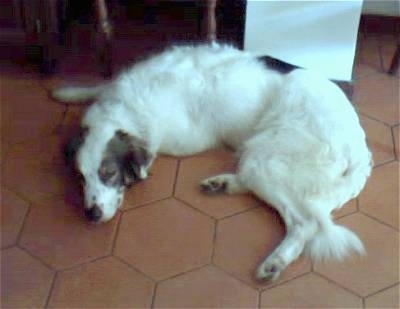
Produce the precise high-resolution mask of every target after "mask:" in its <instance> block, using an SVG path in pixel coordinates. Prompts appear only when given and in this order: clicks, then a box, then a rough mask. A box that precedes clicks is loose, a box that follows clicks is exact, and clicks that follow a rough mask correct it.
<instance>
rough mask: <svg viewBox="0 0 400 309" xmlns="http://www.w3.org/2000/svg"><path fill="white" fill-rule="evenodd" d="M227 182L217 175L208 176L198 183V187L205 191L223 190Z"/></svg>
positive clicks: (215, 191)
mask: <svg viewBox="0 0 400 309" xmlns="http://www.w3.org/2000/svg"><path fill="white" fill-rule="evenodd" d="M226 187H227V182H226V181H224V180H222V179H221V178H219V177H218V176H217V177H210V178H207V179H205V180H203V181H202V182H201V183H200V189H201V191H203V192H206V193H217V192H225V190H226Z"/></svg>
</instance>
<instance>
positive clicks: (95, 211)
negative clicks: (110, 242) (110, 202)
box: [85, 205, 103, 222]
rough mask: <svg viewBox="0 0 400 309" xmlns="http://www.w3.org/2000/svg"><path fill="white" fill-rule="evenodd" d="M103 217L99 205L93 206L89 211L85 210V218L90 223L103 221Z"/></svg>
mask: <svg viewBox="0 0 400 309" xmlns="http://www.w3.org/2000/svg"><path fill="white" fill-rule="evenodd" d="M102 216H103V212H102V210H101V209H100V207H99V206H97V205H93V207H91V208H89V209H85V217H86V219H88V220H89V221H92V222H97V221H99V220H100V219H101V217H102Z"/></svg>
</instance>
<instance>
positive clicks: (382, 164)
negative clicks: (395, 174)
mask: <svg viewBox="0 0 400 309" xmlns="http://www.w3.org/2000/svg"><path fill="white" fill-rule="evenodd" d="M393 162H397V160H396V159H392V160H388V161H385V162H381V163H379V164H377V165H375V166H374V167H373V168H372V169H373V170H374V169H376V168H378V167H381V166H384V165H386V164H390V163H393Z"/></svg>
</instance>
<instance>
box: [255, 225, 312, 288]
mask: <svg viewBox="0 0 400 309" xmlns="http://www.w3.org/2000/svg"><path fill="white" fill-rule="evenodd" d="M284 220H285V218H284ZM285 221H286V220H285ZM285 223H286V228H287V234H286V236H285V238H284V240H283V241H282V243H281V244H280V245H279V246H278V247H277V248H276V249H275V250H274V251H273V252H272V253H271V254H270V255H269V256H268V257H267V258H266V259H265V260H264V261H263V262H262V263H261V264H260V265H259V267H258V268H257V271H256V278H257V279H258V280H263V281H275V280H276V279H278V278H279V276H280V274H281V272H282V270H284V269H285V268H286V267H287V266H288V265H289V264H290V263H292V262H293V261H295V260H296V259H297V258H298V257H299V255H300V254H301V253H302V252H303V250H304V245H305V244H306V242H307V241H309V239H310V238H311V237H312V236H313V235H314V234H315V232H316V231H317V228H318V224H317V222H315V221H310V222H303V223H295V224H294V225H293V226H290V224H288V222H285Z"/></svg>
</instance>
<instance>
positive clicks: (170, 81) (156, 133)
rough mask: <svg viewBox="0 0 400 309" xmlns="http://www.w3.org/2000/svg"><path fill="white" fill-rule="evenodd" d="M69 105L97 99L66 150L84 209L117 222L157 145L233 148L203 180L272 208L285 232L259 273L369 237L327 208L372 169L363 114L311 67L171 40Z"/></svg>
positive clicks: (69, 95) (169, 150)
mask: <svg viewBox="0 0 400 309" xmlns="http://www.w3.org/2000/svg"><path fill="white" fill-rule="evenodd" d="M53 96H54V97H55V98H56V99H58V100H60V101H64V102H73V101H77V102H79V101H86V100H89V99H95V100H96V102H95V103H94V104H93V105H91V106H90V107H89V109H88V110H87V112H86V114H85V116H84V118H83V121H82V126H83V128H84V132H83V134H82V135H81V137H80V138H78V139H75V140H74V141H73V142H72V144H71V147H70V148H69V150H68V153H69V154H73V153H75V151H76V161H75V162H76V165H77V168H78V170H79V171H80V173H81V174H82V175H83V179H84V180H85V184H84V195H85V209H86V210H85V212H86V215H87V217H88V218H89V219H90V220H92V221H107V220H109V219H111V218H112V217H113V216H114V214H115V212H116V210H117V208H118V207H119V206H120V204H121V202H122V198H123V193H124V190H125V188H126V187H127V186H129V185H131V184H132V183H134V182H135V181H136V180H139V179H144V178H146V176H147V171H148V168H149V167H150V166H151V164H152V162H153V160H154V158H155V157H156V155H157V154H158V153H163V154H168V155H176V156H186V155H191V154H195V153H198V152H201V151H204V150H206V149H209V148H212V147H216V146H218V145H221V144H223V145H229V146H230V147H233V148H234V149H235V150H236V152H237V155H238V158H239V163H238V169H237V172H236V174H222V175H218V176H214V177H210V178H208V179H205V180H204V181H203V182H202V183H201V188H202V189H203V190H204V191H208V192H225V193H229V194H233V193H242V192H245V191H250V192H252V193H254V194H255V195H256V196H257V197H259V198H260V199H262V200H264V201H265V202H267V203H268V204H270V205H272V206H273V207H275V208H276V209H277V210H278V211H279V213H280V215H281V216H282V218H283V220H284V222H285V224H286V228H287V235H286V237H285V239H284V240H283V242H282V243H281V244H280V245H279V246H278V247H277V248H276V249H275V250H274V251H273V253H272V254H271V255H270V256H269V257H267V258H266V260H265V261H264V262H263V263H261V265H260V266H259V268H258V269H257V272H256V276H257V278H259V279H265V280H275V279H277V278H278V277H279V275H280V273H281V271H282V270H283V269H284V268H285V267H286V266H288V265H289V264H290V263H291V262H292V261H294V260H295V259H296V258H297V257H298V256H299V255H300V254H301V253H302V252H303V251H304V252H305V253H307V254H308V255H309V256H311V257H312V258H314V259H322V258H328V257H333V258H337V259H340V258H342V257H344V256H345V255H346V254H348V253H349V252H350V251H352V250H354V251H357V252H360V253H362V252H363V245H362V243H361V241H360V240H359V239H358V237H357V236H356V235H355V234H354V233H353V232H351V231H350V230H348V229H346V228H344V227H342V226H339V225H336V224H335V223H334V222H333V221H332V219H331V212H332V210H334V209H337V208H340V207H341V206H342V205H343V204H344V203H346V202H347V201H348V200H350V199H351V198H353V197H355V196H357V195H358V194H359V192H360V191H361V189H362V188H363V187H364V184H365V182H366V180H367V178H368V176H369V174H370V171H371V165H372V160H371V154H370V151H369V150H368V148H367V145H366V141H365V134H364V131H363V130H362V128H361V126H360V124H359V119H358V117H357V115H356V113H355V111H354V109H353V107H352V105H351V103H350V102H349V101H348V100H347V98H346V96H345V95H344V93H343V92H342V91H341V90H340V89H339V88H338V87H337V86H336V85H335V84H333V83H332V82H330V81H328V80H325V79H323V78H321V77H318V76H316V75H313V74H311V73H309V72H307V71H305V70H300V69H297V70H294V71H292V72H291V73H289V74H281V73H278V72H275V71H273V70H270V69H268V68H267V67H266V66H265V65H264V64H263V63H262V62H260V61H259V60H257V58H256V57H254V56H252V55H250V54H248V53H246V52H243V51H239V50H237V49H234V48H232V47H229V46H222V45H218V44H213V45H211V46H210V45H201V46H197V47H175V48H172V49H169V50H167V51H165V52H163V53H161V54H159V55H156V56H154V57H152V58H150V59H148V60H146V61H143V62H141V63H138V64H136V65H134V66H133V67H131V68H130V69H128V70H126V71H125V72H123V73H122V74H120V75H119V76H118V77H117V78H116V79H115V80H114V81H112V82H110V83H108V84H105V85H102V86H96V87H66V88H60V89H58V90H55V91H54V92H53Z"/></svg>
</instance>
